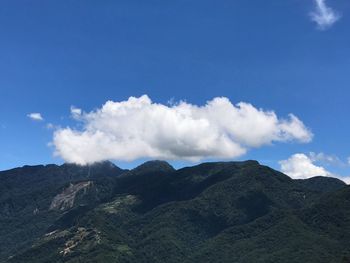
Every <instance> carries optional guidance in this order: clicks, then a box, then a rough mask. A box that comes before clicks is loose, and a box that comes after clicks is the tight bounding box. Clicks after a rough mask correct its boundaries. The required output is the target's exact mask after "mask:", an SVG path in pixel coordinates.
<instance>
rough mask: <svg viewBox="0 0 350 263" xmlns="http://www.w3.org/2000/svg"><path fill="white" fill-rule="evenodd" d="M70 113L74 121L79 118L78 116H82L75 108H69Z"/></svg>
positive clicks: (79, 110) (80, 111)
mask: <svg viewBox="0 0 350 263" xmlns="http://www.w3.org/2000/svg"><path fill="white" fill-rule="evenodd" d="M70 113H71V115H72V117H73V118H74V119H78V118H79V117H80V115H81V114H82V110H81V109H79V108H76V107H74V106H71V107H70Z"/></svg>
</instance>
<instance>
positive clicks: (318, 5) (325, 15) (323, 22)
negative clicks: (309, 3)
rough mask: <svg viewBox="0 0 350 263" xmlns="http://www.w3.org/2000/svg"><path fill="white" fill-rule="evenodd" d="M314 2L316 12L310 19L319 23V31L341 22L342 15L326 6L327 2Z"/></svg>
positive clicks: (324, 0)
mask: <svg viewBox="0 0 350 263" xmlns="http://www.w3.org/2000/svg"><path fill="white" fill-rule="evenodd" d="M314 2H315V10H314V11H312V12H311V13H310V17H311V20H312V21H314V22H316V23H317V25H318V28H319V29H321V30H325V29H327V28H329V27H331V26H332V25H333V24H334V23H335V22H337V21H338V20H339V18H340V15H339V14H338V13H337V12H335V11H334V10H333V9H332V8H330V7H328V6H327V5H326V0H314Z"/></svg>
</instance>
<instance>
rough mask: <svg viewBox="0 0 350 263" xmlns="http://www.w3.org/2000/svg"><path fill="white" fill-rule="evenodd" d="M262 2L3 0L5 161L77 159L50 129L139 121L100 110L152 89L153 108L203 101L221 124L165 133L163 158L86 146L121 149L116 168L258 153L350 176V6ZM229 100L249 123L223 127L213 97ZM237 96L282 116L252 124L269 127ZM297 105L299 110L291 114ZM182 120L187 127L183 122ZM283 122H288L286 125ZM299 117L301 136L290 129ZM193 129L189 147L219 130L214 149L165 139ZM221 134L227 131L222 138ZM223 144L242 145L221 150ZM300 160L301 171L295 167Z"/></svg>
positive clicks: (292, 170) (271, 160) (0, 125)
mask: <svg viewBox="0 0 350 263" xmlns="http://www.w3.org/2000/svg"><path fill="white" fill-rule="evenodd" d="M253 2H254V5H252V4H251V2H250V3H247V2H243V1H234V2H232V1H222V2H220V3H216V4H214V3H212V2H211V1H200V2H199V1H193V2H185V1H177V2H174V3H164V2H160V1H152V2H150V3H144V2H141V1H134V2H128V1H118V2H114V1H104V2H103V3H99V4H96V3H94V2H93V1H84V2H83V1H75V2H66V3H64V4H63V3H60V2H56V1H50V2H47V3H39V2H38V1H33V2H31V4H28V5H26V6H24V5H20V4H19V1H11V2H5V3H3V4H1V5H2V8H1V11H0V24H2V25H3V26H2V27H0V33H1V38H2V41H1V42H0V54H1V57H2V58H3V59H2V60H1V61H0V69H1V72H2V76H1V78H0V97H1V98H2V103H1V106H0V138H1V139H0V140H1V141H0V144H1V148H2V150H1V151H0V159H1V164H0V170H5V169H10V168H14V167H17V166H22V165H25V164H41V163H44V164H46V163H62V162H64V161H65V160H68V161H72V160H73V161H74V160H75V161H76V160H79V158H78V159H76V158H75V159H74V158H71V157H67V156H68V155H67V154H66V153H64V152H63V151H60V153H59V154H58V155H59V156H60V157H57V156H56V157H55V156H53V153H54V152H55V151H56V152H57V149H61V148H60V145H63V144H62V143H58V142H57V140H55V138H57V136H56V137H55V135H57V134H60V131H67V130H69V129H71V130H73V131H76V132H78V133H77V134H78V135H79V134H80V135H81V133H82V132H84V131H86V129H87V127H88V125H92V126H94V125H95V126H94V129H95V130H94V131H96V130H99V131H101V130H102V131H103V132H104V133H105V134H106V133H107V134H108V132H110V130H109V129H107V128H106V126H101V125H100V123H99V121H101V120H104V121H107V122H108V121H111V120H112V121H111V123H116V124H120V123H121V124H123V125H125V126H126V127H138V126H137V125H135V123H131V124H130V123H128V122H125V120H123V121H121V120H119V119H118V120H116V119H113V118H106V119H104V118H103V117H101V116H100V115H98V112H99V111H101V109H103V107H105V106H106V105H107V104H108V101H111V103H110V104H111V105H112V106H113V105H116V104H117V103H120V102H125V103H126V102H128V100H129V98H130V97H134V98H135V99H136V100H137V98H139V99H140V98H144V99H145V100H146V104H147V103H148V104H147V105H151V106H150V107H154V108H155V109H154V112H155V111H159V107H160V108H162V109H165V111H166V112H167V114H168V113H169V114H173V113H174V108H176V107H177V106H178V105H181V103H180V102H181V101H184V103H183V105H184V107H185V108H186V109H188V108H190V109H191V110H190V113H189V115H186V116H187V117H188V116H190V117H189V118H190V119H191V120H196V119H197V117H196V116H197V115H196V114H197V110H198V108H200V109H203V112H201V113H200V115H201V118H202V119H204V120H207V122H208V123H207V125H208V126H205V125H204V126H203V127H210V128H211V129H208V130H210V131H212V130H215V131H217V132H216V133H201V132H202V131H203V129H202V130H200V129H199V130H198V132H197V130H196V128H197V127H198V126H197V124H198V123H196V122H194V123H195V126H193V128H188V129H187V128H186V129H185V131H186V132H184V133H183V134H181V135H178V136H174V137H167V138H166V140H165V142H166V143H164V144H162V145H163V146H164V147H165V146H166V149H161V151H159V152H157V153H158V154H154V155H152V154H148V153H149V151H148V150H147V151H146V150H144V151H143V152H142V154H136V153H135V151H136V148H137V149H139V148H140V147H139V145H138V144H137V143H135V141H133V143H135V150H134V152H132V153H129V154H130V156H131V157H130V158H123V157H124V156H123V155H125V153H124V152H122V153H121V154H120V155H118V154H114V155H113V154H111V155H108V154H104V152H103V151H100V148H98V147H99V146H100V145H101V144H100V143H97V144H96V145H97V146H98V147H97V146H96V147H97V148H91V149H92V150H93V149H99V152H103V154H101V156H112V157H117V158H112V160H113V161H114V162H115V163H116V164H117V165H118V166H121V167H125V168H128V167H133V166H135V164H139V163H141V162H143V161H144V160H147V159H152V158H157V159H166V160H170V163H172V164H174V165H175V167H182V166H187V165H192V164H195V163H198V162H199V161H206V160H221V159H224V160H244V159H256V160H258V161H259V162H261V163H262V164H266V165H269V166H271V167H273V168H275V169H282V171H284V172H286V173H287V174H289V175H291V176H293V177H295V178H298V177H300V178H302V177H303V176H312V175H317V174H315V173H318V174H319V175H323V176H336V177H339V178H342V177H348V176H350V161H349V159H348V158H349V157H350V150H349V147H350V142H349V141H348V140H347V138H348V134H349V130H350V124H349V122H348V115H349V107H348V106H347V105H348V101H349V97H350V90H349V88H348V83H349V82H350V76H349V74H348V66H349V62H350V61H349V58H350V56H349V55H350V49H349V47H348V45H347V43H348V41H349V38H350V36H349V34H347V28H348V27H349V25H350V20H349V11H350V3H348V2H347V1H345V0H338V1H324V0H315V1H313V0H310V1H298V0H288V1H284V2H283V3H282V2H280V1H271V2H269V3H266V2H265V3H261V2H258V1H253ZM82 6H83V7H84V8H82ZM261 10H264V12H262V11H261ZM143 95H146V96H147V98H148V99H149V101H147V98H146V97H142V96H143ZM223 97H224V98H226V103H227V104H226V105H229V104H231V105H232V107H231V106H229V107H231V108H230V111H229V113H227V112H226V111H225V114H223V115H224V116H225V117H226V118H227V119H224V121H223V123H225V124H227V123H229V122H230V120H231V119H230V118H229V117H230V114H233V113H232V112H236V113H237V116H241V117H242V116H243V117H242V120H239V121H238V120H236V119H235V118H237V117H233V119H235V122H236V123H239V124H240V125H243V124H245V123H248V121H249V123H252V125H251V126H249V125H248V127H249V129H247V130H242V129H239V127H242V126H239V127H238V128H235V127H233V128H232V127H226V126H228V124H227V125H226V126H225V125H223V124H220V125H218V124H217V120H218V119H219V118H220V116H222V115H220V114H217V115H215V113H217V112H219V111H218V110H217V109H216V110H214V111H213V112H212V113H210V114H209V115H206V114H207V113H206V107H207V106H208V105H209V104H210V102H213V101H214V100H215V98H223ZM228 102H229V103H228ZM240 103H241V104H240ZM242 103H243V104H242ZM152 105H153V106H152ZM240 105H251V108H250V109H251V110H252V112H254V114H258V116H260V117H263V123H266V121H267V120H270V118H269V116H270V117H271V115H269V113H271V112H273V114H275V115H274V116H275V119H273V121H272V123H273V125H272V124H271V127H270V128H269V130H268V131H267V132H265V133H261V134H255V133H254V132H255V130H258V128H257V127H261V124H259V125H260V126H258V125H257V124H258V123H257V122H256V121H255V119H252V118H253V117H254V118H255V116H256V115H254V114H253V115H249V114H247V115H244V114H243V115H242V109H243V108H244V107H241V106H240ZM158 106H159V107H158ZM178 108H179V107H178ZM248 108H249V107H248ZM232 109H233V110H232ZM180 110H182V109H180ZM175 112H176V110H175ZM204 112H205V113H204ZM112 113H113V112H112ZM112 113H111V114H112ZM151 113H152V110H151ZM176 114H177V113H175V115H174V116H177V115H176ZM289 114H292V115H289ZM112 115H113V114H112ZM150 115H152V114H150ZM150 115H147V117H145V116H143V117H142V118H144V119H147V120H152V121H154V123H156V124H157V127H156V129H157V130H162V129H161V128H158V127H161V125H162V121H159V120H162V119H164V118H163V117H162V116H161V117H159V118H155V119H152V118H150V117H149V116H150ZM128 116H136V115H128ZM137 116H138V115H137ZM213 116H214V117H213ZM232 116H234V114H233V115H232ZM252 116H253V117H252ZM290 116H295V118H297V119H294V122H293V117H290ZM86 118H88V120H87V119H86ZM142 118H141V119H142ZM79 119H80V120H79ZM296 120H298V121H299V122H298V121H296ZM96 123H98V124H96ZM175 123H177V124H178V125H177V126H179V125H181V124H183V123H184V120H182V119H179V120H178V119H177V120H176V122H175ZM283 123H284V124H286V123H287V124H288V125H289V126H288V125H287V128H281V125H282V124H283ZM293 125H294V126H293ZM292 126H293V127H294V128H295V127H297V128H298V131H299V133H296V132H294V130H293V132H291V129H292V128H291V127H292ZM175 127H176V126H175ZM190 127H191V126H190ZM251 127H253V128H254V129H251ZM212 128H213V129H212ZM106 130H108V132H107V131H106ZM172 130H174V129H172ZM204 130H205V129H204ZM227 130H230V131H229V132H228V131H227ZM191 131H196V132H194V133H193V134H192V135H191V136H192V137H190V139H191V138H192V139H191V140H190V141H188V142H187V146H188V145H191V150H193V149H196V147H199V148H200V150H201V151H202V150H203V147H202V145H203V144H201V143H198V141H196V139H197V140H198V134H200V135H201V136H203V138H206V141H210V138H213V137H215V138H216V139H213V141H212V144H210V145H213V147H211V146H210V145H209V146H210V147H209V146H208V145H207V146H208V147H209V148H210V150H208V151H207V153H206V154H203V153H202V152H201V151H199V152H200V153H196V154H197V155H196V154H194V153H191V154H192V155H193V154H194V155H195V156H194V157H196V156H197V157H200V158H192V159H191V156H192V155H191V156H189V155H188V152H186V151H184V148H183V147H178V145H176V147H174V148H169V147H168V146H167V145H171V143H172V142H179V141H180V142H181V143H180V144H181V145H183V142H186V140H185V139H186V138H185V137H186V136H184V135H187V134H189V133H190V132H191ZM300 132H302V135H300ZM250 133H252V134H250ZM116 134H117V135H118V136H121V138H125V136H126V132H124V133H122V134H121V133H119V129H115V130H113V131H112V132H110V133H109V136H112V137H113V136H115V135H116ZM149 134H152V133H150V132H147V134H146V135H147V136H146V135H142V136H140V137H137V136H139V134H136V135H135V134H134V137H137V138H138V140H137V142H142V143H145V142H147V147H149V146H151V149H152V152H154V151H153V150H154V149H157V150H159V147H158V146H155V143H154V140H155V138H157V136H159V134H153V135H152V136H150V137H151V142H150V141H147V140H146V139H145V138H146V137H147V138H148V137H149V136H148V135H149ZM166 134H168V133H167V130H164V133H161V135H162V136H163V137H164V136H165V135H166ZM242 134H243V135H242ZM281 134H288V136H289V137H288V136H287V137H288V138H287V137H283V135H281ZM222 136H224V137H225V136H226V137H227V138H229V139H228V141H227V140H226V139H225V142H222V141H220V140H217V138H222ZM245 136H247V137H245ZM284 136H285V135H284ZM163 137H162V138H163ZM60 138H62V137H60ZM70 138H72V137H70ZM75 138H78V139H79V138H81V137H79V136H78V137H75ZM118 138H119V137H118ZM148 139H149V138H148ZM88 141H89V142H91V138H89V140H88ZM112 141H113V140H112ZM118 142H119V141H118ZM123 142H124V141H123ZM232 142H234V146H233V144H231V143H232ZM191 143H193V145H192V144H191ZM220 143H222V144H220ZM65 145H67V144H65ZM69 145H71V144H69ZM74 145H75V144H74ZM77 145H78V146H79V145H80V144H79V143H78V144H77ZM125 145H128V144H125ZM227 145H230V147H231V148H232V147H233V148H235V150H232V149H233V148H232V149H231V148H230V150H227V151H225V152H221V150H222V149H224V148H225V147H226V146H227ZM214 146H215V147H214ZM218 146H220V147H218ZM128 147H129V146H128ZM201 147H202V148H201ZM107 148H108V147H105V148H104V150H106V149H107ZM121 148H123V147H121ZM125 148H126V147H124V148H123V149H125ZM129 148H130V147H129ZM209 148H208V149H209ZM78 149H83V148H81V147H80V146H79V147H78ZM91 149H90V150H91ZM106 151H109V149H107V150H106ZM169 152H170V153H171V154H167V153H169ZM78 155H79V156H82V153H80V154H78ZM118 156H119V157H118ZM187 157H189V158H187ZM192 157H193V156H192ZM101 158H102V157H101ZM102 159H103V158H102ZM174 159H175V161H174ZM92 161H94V160H92ZM76 162H78V163H79V161H76ZM300 169H304V170H305V171H306V172H305V173H304V174H302V175H300V174H298V173H299V172H300ZM346 180H348V179H347V178H346Z"/></svg>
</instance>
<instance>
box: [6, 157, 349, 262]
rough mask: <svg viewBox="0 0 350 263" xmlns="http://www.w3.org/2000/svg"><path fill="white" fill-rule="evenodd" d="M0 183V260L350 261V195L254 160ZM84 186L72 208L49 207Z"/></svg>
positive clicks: (46, 172)
mask: <svg viewBox="0 0 350 263" xmlns="http://www.w3.org/2000/svg"><path fill="white" fill-rule="evenodd" d="M89 170H90V172H89ZM91 171H93V173H91ZM0 178H1V180H2V181H3V182H4V184H3V185H1V186H0V188H1V192H0V193H1V195H0V212H1V214H0V236H1V237H0V249H1V250H0V262H16V263H17V262H18V263H19V262H38V263H39V262H70V263H73V262H107V263H108V262H137V263H139V262H141V263H142V262H145V263H146V262H152V263H153V262H155V263H157V262H159V263H161V262H187V263H190V262H242V263H243V262H283V263H284V262H327V263H329V262H342V263H345V262H350V246H349V245H348V244H349V242H350V188H349V187H348V186H346V185H345V184H344V183H343V182H341V181H339V180H337V179H333V178H322V177H318V178H313V179H308V180H292V179H290V178H289V177H287V176H286V175H284V174H282V173H279V172H277V171H275V170H272V169H270V168H268V167H265V166H261V165H259V164H258V163H257V162H255V161H246V162H226V163H224V162H222V163H204V164H201V165H198V166H194V167H188V168H183V169H180V170H175V169H173V168H172V167H171V166H170V165H169V164H167V163H165V162H161V161H152V162H147V163H145V164H144V165H141V166H139V167H137V168H135V169H133V170H130V171H122V170H120V169H119V168H117V167H115V166H113V165H112V164H110V163H103V164H99V165H96V166H93V167H90V168H87V167H79V166H74V165H63V166H40V167H24V168H19V169H15V170H11V171H6V172H2V173H0ZM85 181H91V182H92V183H91V184H89V187H88V188H84V190H81V191H79V192H78V193H77V194H76V195H75V199H74V203H73V205H72V207H70V206H68V207H67V206H64V208H65V209H64V210H54V209H51V210H50V204H51V202H52V200H53V199H54V198H55V196H57V195H58V194H61V195H62V193H64V190H65V189H68V187H71V188H74V187H72V186H70V185H71V184H73V186H74V184H78V183H79V182H85ZM80 185H82V184H80ZM76 189H80V188H76ZM66 192H69V191H66ZM60 207H61V206H60Z"/></svg>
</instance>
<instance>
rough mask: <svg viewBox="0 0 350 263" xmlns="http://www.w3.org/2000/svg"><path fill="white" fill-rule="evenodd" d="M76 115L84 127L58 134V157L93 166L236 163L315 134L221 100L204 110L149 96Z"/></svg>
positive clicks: (291, 122) (298, 124) (288, 121)
mask: <svg viewBox="0 0 350 263" xmlns="http://www.w3.org/2000/svg"><path fill="white" fill-rule="evenodd" d="M75 109H76V108H73V110H71V112H72V115H73V117H74V118H75V119H76V120H78V121H80V122H82V124H83V125H82V126H83V128H81V129H73V128H70V127H67V128H62V129H58V130H56V131H55V132H54V136H53V144H54V146H55V153H56V155H59V156H61V157H62V158H63V159H64V160H66V161H68V162H74V163H78V164H87V163H92V162H97V161H102V160H106V159H114V160H134V159H138V158H142V157H149V158H161V159H183V160H199V159H202V158H207V157H216V158H235V157H238V156H241V155H243V154H244V153H245V152H246V151H247V150H248V149H249V148H251V147H260V146H262V145H266V144H271V143H273V142H274V141H279V142H284V141H292V140H294V141H299V142H309V141H310V140H311V139H312V133H311V132H310V131H309V130H308V129H307V128H306V127H305V126H304V124H303V123H302V122H301V121H300V120H299V119H298V118H297V117H296V116H294V115H292V114H290V115H289V117H288V118H287V119H280V118H278V117H277V116H276V114H275V113H274V112H273V111H264V110H262V109H257V108H255V107H254V106H252V105H251V104H249V103H244V102H240V103H238V104H237V105H233V104H232V103H231V102H230V101H229V100H228V99H227V98H224V97H219V98H214V99H213V100H211V101H208V102H207V103H206V104H205V105H203V106H197V105H193V104H189V103H186V102H183V101H182V102H179V103H175V104H172V105H163V104H158V103H153V102H152V101H151V100H150V98H149V97H148V96H147V95H144V96H141V97H139V98H135V97H130V98H129V99H128V100H126V101H121V102H114V101H107V102H106V103H105V104H104V105H103V106H102V108H100V109H97V110H95V111H92V112H90V113H85V112H82V111H81V110H80V109H79V111H78V110H75Z"/></svg>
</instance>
